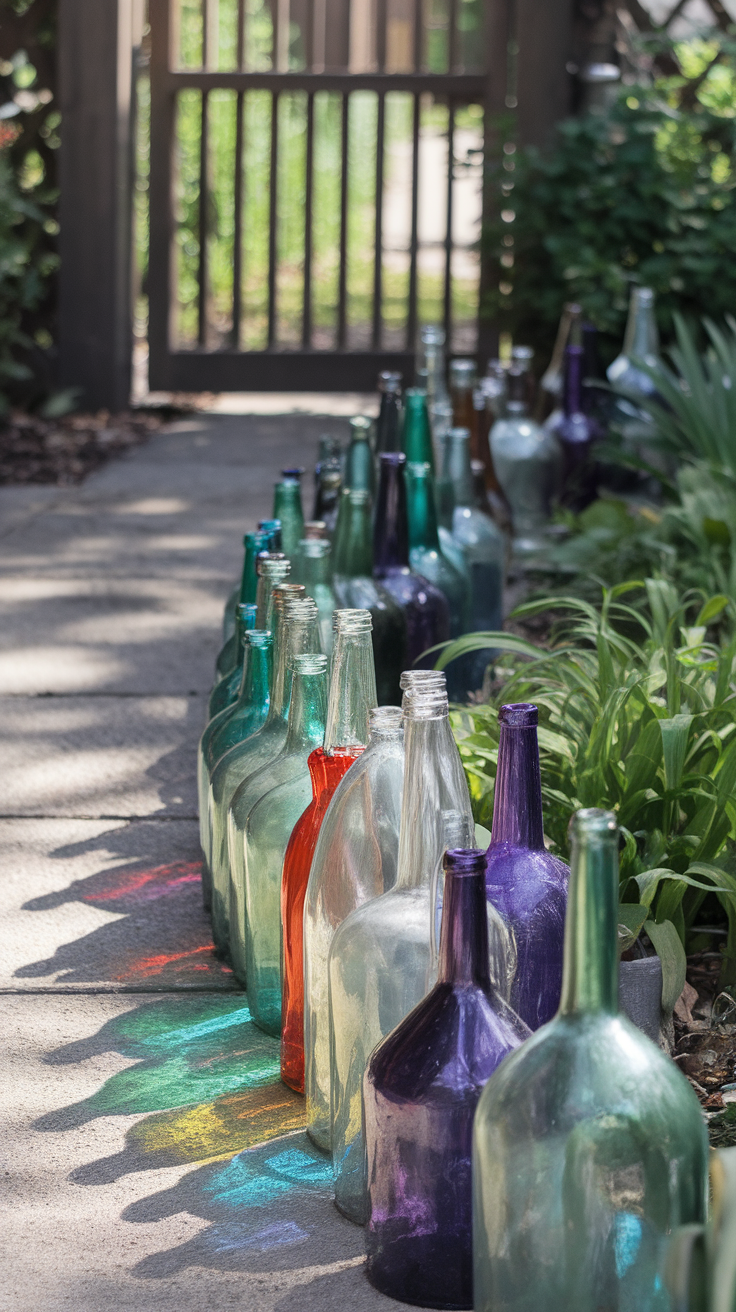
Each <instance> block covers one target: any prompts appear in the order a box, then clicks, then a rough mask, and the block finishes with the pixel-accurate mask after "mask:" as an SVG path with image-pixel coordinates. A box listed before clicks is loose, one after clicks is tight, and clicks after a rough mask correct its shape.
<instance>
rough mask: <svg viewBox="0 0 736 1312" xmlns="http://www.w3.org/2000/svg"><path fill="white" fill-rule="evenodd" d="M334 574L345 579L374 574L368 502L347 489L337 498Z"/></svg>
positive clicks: (363, 497)
mask: <svg viewBox="0 0 736 1312" xmlns="http://www.w3.org/2000/svg"><path fill="white" fill-rule="evenodd" d="M335 573H336V574H342V575H344V576H345V577H346V578H350V579H353V578H357V577H358V576H359V575H368V577H369V578H370V576H371V575H372V573H373V550H372V546H371V519H370V503H369V501H368V498H367V497H365V496H361V495H359V496H353V494H352V493H350V492H348V493H346V495H345V496H343V497H342V499H341V501H340V513H339V520H338V525H337V529H336V532H335Z"/></svg>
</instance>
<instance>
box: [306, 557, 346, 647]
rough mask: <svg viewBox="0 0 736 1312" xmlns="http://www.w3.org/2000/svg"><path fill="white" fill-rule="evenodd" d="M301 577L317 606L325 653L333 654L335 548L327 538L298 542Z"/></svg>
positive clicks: (320, 634)
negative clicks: (333, 560) (331, 577)
mask: <svg viewBox="0 0 736 1312" xmlns="http://www.w3.org/2000/svg"><path fill="white" fill-rule="evenodd" d="M299 556H300V559H301V563H302V568H301V576H302V581H303V583H304V586H305V588H306V589H307V593H308V595H309V596H310V597H312V598H313V599H314V601H315V602H316V603H317V610H318V612H319V636H320V641H321V643H322V650H323V652H324V653H325V655H327V656H331V655H332V632H333V629H332V616H333V614H334V612H335V610H336V608H337V602H336V600H335V593H334V591H333V587H332V583H331V581H330V575H331V573H332V570H331V565H332V560H331V556H332V548H331V547H330V544H329V542H328V541H327V540H326V539H325V538H303V539H302V541H301V542H300V543H299Z"/></svg>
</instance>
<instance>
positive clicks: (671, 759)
mask: <svg viewBox="0 0 736 1312" xmlns="http://www.w3.org/2000/svg"><path fill="white" fill-rule="evenodd" d="M693 719H694V716H692V715H674V716H673V717H672V719H671V720H659V721H658V723H659V729H660V732H661V734H662V752H663V755H664V781H665V786H666V787H667V788H668V789H672V790H673V791H674V790H675V789H677V788H679V786H680V783H681V782H682V771H683V767H684V765H685V756H686V754H687V740H688V735H689V733H690V725H691V724H692V722H693Z"/></svg>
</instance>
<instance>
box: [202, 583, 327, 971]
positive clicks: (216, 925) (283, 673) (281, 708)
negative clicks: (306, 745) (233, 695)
mask: <svg viewBox="0 0 736 1312" xmlns="http://www.w3.org/2000/svg"><path fill="white" fill-rule="evenodd" d="M288 586H290V585H288V584H287V585H284V584H281V585H280V587H279V588H278V589H277V590H276V591H275V593H274V602H275V611H274V660H273V678H272V684H271V698H270V702H269V707H268V717H267V718H266V720H265V721H264V723H263V724H262V725H261V726H260V728H259V729H258V731H257V733H255V734H253V735H251V737H250V738H248V739H246V740H245V741H243V742H241V743H239V744H237V745H236V746H235V747H234V748H231V749H230V750H229V751H228V752H226V753H225V754H224V756H222V757H221V758H220V760H219V761H218V762H217V763H216V765H215V767H214V769H213V770H212V773H211V775H210V787H209V794H208V812H209V832H210V840H209V841H210V870H211V871H212V885H213V915H212V932H213V935H214V939H215V947H216V948H217V949H218V950H219V951H221V952H226V951H227V950H228V927H229V920H230V902H231V893H230V864H229V857H228V834H227V812H228V807H229V805H230V802H231V800H232V797H233V794H234V792H235V790H236V789H237V788H238V787H239V785H240V784H241V783H242V781H243V780H244V779H246V778H247V777H248V775H249V774H250V773H251V772H252V771H254V770H258V769H261V768H262V767H263V766H265V765H267V764H268V763H269V762H270V761H272V760H273V758H274V757H275V756H277V755H278V753H279V752H280V751H281V748H282V747H283V745H284V740H285V738H286V727H287V719H288V714H289V698H290V693H291V671H290V669H289V666H288V664H287V662H288V660H289V658H290V657H291V656H294V655H296V654H297V653H298V652H302V651H319V632H318V630H317V608H316V606H315V604H314V602H313V601H311V600H309V601H307V600H303V599H299V600H298V601H289V600H288V597H289V593H282V592H281V588H284V587H288ZM294 607H296V609H294Z"/></svg>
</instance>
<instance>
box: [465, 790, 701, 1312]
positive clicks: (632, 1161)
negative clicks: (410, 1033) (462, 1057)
mask: <svg viewBox="0 0 736 1312" xmlns="http://www.w3.org/2000/svg"><path fill="white" fill-rule="evenodd" d="M617 922H618V830H617V828H616V821H615V817H614V816H613V815H612V814H611V813H610V812H608V811H599V810H588V811H578V812H577V814H576V815H575V816H574V817H573V821H572V874H571V879H570V897H569V902H568V910H567V924H566V927H565V976H564V984H563V993H562V1002H561V1005H560V1009H559V1012H558V1014H557V1016H556V1017H555V1019H554V1020H553V1021H552V1022H551V1024H549V1025H546V1026H545V1027H544V1028H543V1029H541V1030H539V1032H538V1033H537V1034H534V1035H532V1037H531V1038H530V1039H529V1040H528V1041H527V1042H526V1043H525V1044H524V1046H523V1047H522V1048H521V1049H520V1050H519V1051H518V1052H514V1053H512V1054H511V1055H510V1056H509V1057H507V1059H506V1060H505V1061H504V1062H503V1064H502V1065H501V1066H500V1067H499V1069H498V1070H497V1071H496V1072H495V1074H494V1075H493V1076H492V1077H491V1079H490V1080H489V1082H488V1084H487V1085H486V1087H485V1089H484V1091H483V1093H482V1094H481V1099H480V1103H479V1106H478V1111H477V1113H476V1118H475V1133H474V1149H473V1251H474V1295H475V1307H476V1309H477V1312H496V1309H498V1308H504V1309H505V1312H529V1310H530V1309H533V1310H534V1312H559V1309H560V1308H570V1309H572V1308H574V1309H575V1312H599V1310H600V1309H606V1310H608V1309H611V1312H614V1309H615V1310H616V1312H639V1310H640V1309H644V1308H646V1309H647V1312H670V1309H671V1306H672V1305H671V1302H670V1297H669V1294H668V1293H667V1291H666V1288H665V1283H664V1274H665V1272H664V1263H665V1260H666V1255H667V1246H668V1239H669V1236H670V1235H671V1234H672V1231H673V1230H674V1229H675V1228H676V1227H677V1226H680V1225H687V1224H697V1223H700V1222H702V1221H703V1219H704V1217H705V1212H706V1194H707V1154H708V1146H707V1136H706V1130H705V1125H704V1122H703V1117H702V1113H701V1111H700V1107H699V1105H698V1101H697V1099H696V1097H695V1094H694V1093H693V1091H692V1089H691V1088H690V1087H689V1086H688V1083H687V1081H686V1079H685V1077H684V1076H683V1075H681V1074H680V1072H679V1071H678V1070H677V1068H676V1066H675V1064H674V1062H673V1061H671V1059H670V1058H669V1057H668V1056H666V1055H665V1054H664V1053H663V1052H661V1051H660V1049H659V1048H657V1047H655V1045H654V1044H653V1043H652V1042H651V1041H650V1040H649V1039H647V1038H645V1037H644V1035H643V1034H642V1033H641V1031H640V1030H638V1029H636V1028H635V1026H634V1025H632V1024H631V1023H630V1022H629V1021H628V1020H626V1019H625V1018H624V1017H623V1016H619V1015H617V1011H618V1006H617V980H618V950H617Z"/></svg>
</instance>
